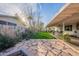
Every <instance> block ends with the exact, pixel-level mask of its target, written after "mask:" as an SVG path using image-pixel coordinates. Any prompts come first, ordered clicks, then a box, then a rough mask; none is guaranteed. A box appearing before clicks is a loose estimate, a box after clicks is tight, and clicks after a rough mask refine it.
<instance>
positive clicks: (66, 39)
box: [59, 34, 71, 42]
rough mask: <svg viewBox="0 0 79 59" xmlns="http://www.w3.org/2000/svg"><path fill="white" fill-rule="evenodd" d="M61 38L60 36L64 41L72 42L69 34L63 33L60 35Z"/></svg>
mask: <svg viewBox="0 0 79 59" xmlns="http://www.w3.org/2000/svg"><path fill="white" fill-rule="evenodd" d="M59 38H60V39H63V40H64V41H67V42H70V41H71V40H70V36H69V34H61V35H60V36H59Z"/></svg>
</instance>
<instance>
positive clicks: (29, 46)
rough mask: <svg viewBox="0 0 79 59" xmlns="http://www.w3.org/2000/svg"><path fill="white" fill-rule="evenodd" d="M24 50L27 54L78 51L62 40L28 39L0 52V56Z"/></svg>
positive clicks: (73, 54) (44, 54)
mask: <svg viewBox="0 0 79 59" xmlns="http://www.w3.org/2000/svg"><path fill="white" fill-rule="evenodd" d="M17 50H24V52H25V53H26V54H27V56H78V55H79V52H78V51H77V50H75V48H73V47H71V46H70V45H68V44H67V43H65V42H64V41H62V40H59V39H57V40H56V39H55V40H45V39H44V40H36V39H30V40H28V41H23V42H20V43H18V44H17V45H16V46H15V47H12V48H10V49H7V50H6V51H3V52H1V53H0V55H1V56H3V55H4V56H6V55H10V54H11V53H13V52H14V51H17Z"/></svg>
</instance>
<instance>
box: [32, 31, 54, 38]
mask: <svg viewBox="0 0 79 59" xmlns="http://www.w3.org/2000/svg"><path fill="white" fill-rule="evenodd" d="M31 38H32V39H55V37H54V36H52V35H51V34H50V33H48V32H37V33H36V34H34V35H32V37H31Z"/></svg>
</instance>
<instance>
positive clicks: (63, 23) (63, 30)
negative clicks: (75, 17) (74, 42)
mask: <svg viewBox="0 0 79 59" xmlns="http://www.w3.org/2000/svg"><path fill="white" fill-rule="evenodd" d="M64 29H65V25H64V22H63V28H62V31H63V32H64Z"/></svg>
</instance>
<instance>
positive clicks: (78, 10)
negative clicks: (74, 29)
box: [47, 3, 79, 27]
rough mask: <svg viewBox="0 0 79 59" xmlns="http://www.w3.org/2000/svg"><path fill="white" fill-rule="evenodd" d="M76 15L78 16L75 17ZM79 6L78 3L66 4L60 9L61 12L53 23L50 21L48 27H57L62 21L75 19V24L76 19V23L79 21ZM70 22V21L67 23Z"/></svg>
mask: <svg viewBox="0 0 79 59" xmlns="http://www.w3.org/2000/svg"><path fill="white" fill-rule="evenodd" d="M75 15H77V16H76V17H75ZM78 15H79V4H78V3H71V4H65V5H64V7H63V8H61V9H60V11H59V12H58V13H57V14H56V15H55V16H54V18H53V19H52V21H50V22H49V23H48V25H47V27H51V26H55V25H57V24H59V23H61V22H62V21H66V20H67V19H68V20H71V18H73V21H72V22H73V23H74V19H75V18H76V21H78V19H79V17H78ZM67 22H69V21H67Z"/></svg>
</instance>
